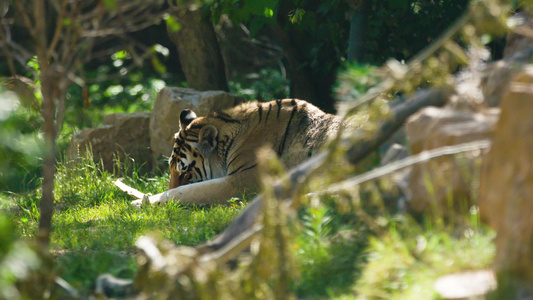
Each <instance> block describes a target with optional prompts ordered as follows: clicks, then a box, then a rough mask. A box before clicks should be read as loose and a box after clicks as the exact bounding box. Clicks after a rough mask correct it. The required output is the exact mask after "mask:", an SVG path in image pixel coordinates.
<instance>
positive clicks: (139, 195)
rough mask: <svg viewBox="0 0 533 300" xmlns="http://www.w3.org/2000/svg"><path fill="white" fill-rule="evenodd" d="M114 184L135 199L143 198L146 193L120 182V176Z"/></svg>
mask: <svg viewBox="0 0 533 300" xmlns="http://www.w3.org/2000/svg"><path fill="white" fill-rule="evenodd" d="M114 184H115V185H116V186H117V187H118V188H119V189H121V190H122V191H124V192H126V193H127V194H128V195H130V196H133V197H135V198H137V199H143V198H144V197H145V196H146V194H144V193H142V192H140V191H138V190H136V189H134V188H132V187H131V186H128V185H126V184H124V183H123V182H122V178H119V179H117V180H116V181H115V182H114Z"/></svg>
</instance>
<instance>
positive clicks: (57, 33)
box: [46, 0, 69, 60]
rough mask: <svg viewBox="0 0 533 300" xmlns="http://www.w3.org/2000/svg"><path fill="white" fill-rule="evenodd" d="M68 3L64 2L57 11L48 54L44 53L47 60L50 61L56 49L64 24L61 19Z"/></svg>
mask: <svg viewBox="0 0 533 300" xmlns="http://www.w3.org/2000/svg"><path fill="white" fill-rule="evenodd" d="M68 3H69V1H67V0H64V1H63V3H62V5H61V7H60V9H59V11H58V16H57V20H58V22H56V28H55V30H54V35H53V38H52V42H50V46H49V47H48V52H47V53H46V59H47V60H50V58H51V57H52V54H53V53H54V51H55V49H56V46H57V43H58V42H59V39H60V38H61V35H62V33H63V23H64V22H63V18H64V17H65V15H66V10H67V5H68Z"/></svg>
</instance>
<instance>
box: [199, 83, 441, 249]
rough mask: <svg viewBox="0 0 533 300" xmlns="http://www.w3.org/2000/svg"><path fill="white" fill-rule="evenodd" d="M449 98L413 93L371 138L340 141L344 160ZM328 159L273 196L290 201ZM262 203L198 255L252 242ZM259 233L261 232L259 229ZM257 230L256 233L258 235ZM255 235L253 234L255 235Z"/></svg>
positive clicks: (281, 184)
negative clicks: (237, 242)
mask: <svg viewBox="0 0 533 300" xmlns="http://www.w3.org/2000/svg"><path fill="white" fill-rule="evenodd" d="M449 95H450V90H446V89H443V90H421V91H419V92H417V93H415V96H413V98H412V99H411V100H408V101H406V102H405V103H402V104H401V105H398V106H396V107H394V108H393V109H392V113H391V117H390V119H389V120H387V121H385V122H384V123H383V124H382V126H381V127H380V129H379V130H378V131H377V132H376V134H375V135H374V137H373V138H371V139H368V140H365V141H360V140H359V141H358V142H352V141H349V140H346V139H345V140H343V141H341V142H342V143H343V144H348V145H350V147H349V149H348V151H347V153H346V155H345V158H346V159H347V160H348V161H349V162H350V163H352V164H357V163H358V162H360V161H361V160H362V159H363V158H365V157H366V156H368V155H369V154H370V153H372V152H373V151H375V150H376V149H377V147H379V146H380V145H381V144H382V143H383V142H384V141H386V140H387V139H388V138H389V137H390V136H391V135H392V134H394V132H396V130H397V129H398V128H400V127H401V126H402V124H403V123H404V122H405V121H406V120H407V118H408V117H409V116H411V115H412V114H414V113H415V112H416V111H418V110H419V109H420V108H422V107H425V106H442V105H444V104H445V103H446V100H447V99H448V97H449ZM328 157H329V152H323V153H320V154H318V155H317V156H314V157H312V158H311V159H309V160H307V161H305V162H304V163H302V164H301V165H299V166H297V167H295V168H293V169H291V170H290V171H289V173H288V174H287V175H286V176H284V177H283V178H282V179H280V180H278V181H277V182H276V184H275V185H274V187H273V189H274V195H275V197H276V198H277V199H285V200H287V199H289V200H290V199H291V198H292V197H293V195H294V194H295V192H296V191H297V190H299V188H300V185H301V184H302V182H304V181H305V179H306V178H307V176H308V175H309V174H311V173H313V172H315V171H316V170H317V169H319V168H320V167H321V166H322V165H323V163H324V162H325V161H326V160H327V158H328ZM262 202H263V196H262V195H258V196H257V197H256V198H255V199H254V200H253V201H252V202H251V203H250V204H249V205H248V206H247V207H246V208H245V209H244V210H243V211H242V212H241V214H239V216H237V218H236V219H235V220H234V221H233V222H232V223H231V224H230V225H229V226H228V228H226V230H224V231H223V232H222V233H221V234H220V235H218V236H217V237H215V238H214V239H213V240H211V241H208V242H207V243H205V244H203V245H200V246H199V247H197V250H198V251H200V252H201V253H206V252H212V251H217V250H219V249H221V248H223V247H224V248H225V246H226V245H228V244H229V243H232V242H233V241H234V240H237V239H240V240H242V241H247V242H249V241H251V239H244V238H242V237H241V236H242V235H249V232H248V230H249V228H251V227H252V226H253V224H255V222H256V219H257V217H258V216H259V213H260V210H261V207H262ZM259 231H260V230H259ZM259 231H257V232H259ZM257 232H256V233H257Z"/></svg>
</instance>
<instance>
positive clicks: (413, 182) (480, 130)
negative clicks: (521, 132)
mask: <svg viewBox="0 0 533 300" xmlns="http://www.w3.org/2000/svg"><path fill="white" fill-rule="evenodd" d="M498 114H499V109H497V108H492V109H489V110H487V111H485V112H484V113H480V112H477V113H474V112H466V111H458V110H455V109H452V108H449V107H448V108H435V107H429V108H426V109H423V110H421V111H420V112H418V113H417V114H415V115H413V116H412V117H411V118H409V120H408V121H407V124H406V129H407V138H408V142H409V150H410V153H411V154H418V153H420V152H422V151H425V150H432V149H436V148H440V147H445V146H453V145H458V144H462V143H467V142H473V141H478V140H484V139H488V138H490V134H491V132H492V129H493V126H494V124H495V123H496V121H497V119H498ZM480 155H481V152H471V153H464V154H461V155H456V156H442V157H439V158H436V159H432V160H430V161H428V162H426V163H422V164H418V165H415V166H413V167H412V169H411V172H410V174H409V184H408V188H407V190H408V195H409V198H410V203H409V205H410V208H411V209H412V210H414V211H415V212H420V213H429V214H433V215H438V216H442V217H447V216H451V214H450V213H451V212H452V211H457V210H460V211H466V210H468V209H469V208H470V206H471V205H472V197H471V193H472V189H471V187H472V184H473V180H474V179H475V178H476V176H475V175H476V173H477V172H478V170H479V168H478V167H476V166H479V163H480V160H479V159H476V158H479V157H480Z"/></svg>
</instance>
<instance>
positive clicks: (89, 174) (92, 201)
mask: <svg viewBox="0 0 533 300" xmlns="http://www.w3.org/2000/svg"><path fill="white" fill-rule="evenodd" d="M117 168H119V169H121V173H123V174H130V175H129V176H126V177H125V178H124V181H125V182H126V183H128V184H129V185H131V186H134V187H136V188H137V189H140V190H143V191H149V192H152V193H158V192H161V191H163V190H165V189H166V187H167V185H168V182H167V176H165V175H163V176H160V177H154V178H146V177H141V176H140V174H139V172H138V170H137V169H135V168H134V167H132V166H131V165H130V166H128V163H122V164H119V165H118V166H117ZM129 168H133V170H129V171H128V169H129ZM114 180H116V177H115V176H113V175H112V174H110V173H108V172H106V171H104V170H103V169H102V167H101V165H99V164H97V163H94V162H93V160H92V159H91V157H86V158H83V159H81V160H80V161H66V160H63V162H61V163H59V164H58V169H57V174H56V187H55V190H56V208H57V213H56V215H55V218H54V221H53V226H54V231H53V233H52V236H51V251H52V253H53V254H54V256H55V257H56V258H55V261H56V264H55V269H56V273H57V274H58V275H59V276H61V277H62V278H63V279H65V280H67V282H69V283H70V284H72V285H73V286H74V287H75V288H79V289H81V291H82V292H84V293H88V291H89V290H90V289H91V287H94V286H93V284H94V281H95V279H96V277H97V276H98V275H100V274H102V273H106V272H107V273H112V274H113V275H115V276H122V277H130V278H131V277H133V276H134V274H135V272H136V270H137V267H136V264H135V259H134V258H135V254H136V251H134V248H133V246H134V244H135V241H136V240H137V239H138V238H139V237H140V236H142V235H145V234H147V233H149V232H152V231H157V232H158V234H160V235H161V237H163V238H165V239H169V240H171V241H173V242H174V243H176V244H178V245H189V246H192V245H197V244H199V243H201V242H203V241H206V240H208V239H210V238H212V237H213V236H214V235H215V234H216V233H218V232H220V231H221V230H222V229H224V228H225V227H226V226H227V225H228V224H229V222H230V221H231V220H232V219H233V218H234V217H235V215H236V214H237V213H238V212H239V211H240V209H241V208H242V204H241V202H240V201H233V202H232V204H231V205H230V206H228V207H217V208H212V209H206V208H185V207H183V206H180V205H177V204H172V203H171V204H168V205H165V206H163V207H146V208H143V209H137V208H134V207H132V206H131V205H129V201H131V198H130V197H129V196H128V195H126V194H125V193H123V192H122V191H120V190H119V189H118V188H117V187H115V186H114V185H113V181H114ZM39 201H40V190H39V189H37V190H36V191H34V192H27V193H22V194H3V195H1V196H0V208H1V207H6V208H9V207H13V206H14V205H16V207H20V211H19V212H17V213H16V215H15V216H14V218H13V220H12V221H10V222H12V223H14V224H15V225H16V230H15V231H13V230H12V231H11V232H12V233H17V236H18V237H22V238H23V239H24V240H31V239H32V238H33V237H34V235H35V234H36V230H37V223H38V220H39V211H38V209H37V207H38V206H39ZM11 210H12V211H13V209H11ZM15 211H16V210H15ZM0 236H4V235H0ZM5 237H6V238H7V237H8V236H5ZM2 245H6V247H7V245H9V244H8V243H5V244H4V243H2ZM0 298H1V297H0Z"/></svg>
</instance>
